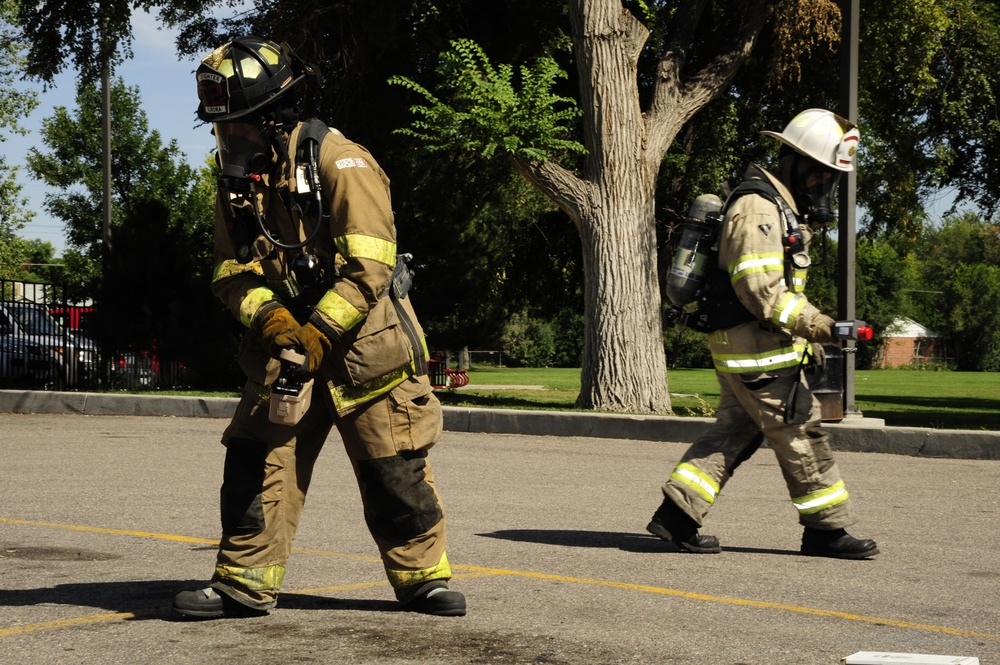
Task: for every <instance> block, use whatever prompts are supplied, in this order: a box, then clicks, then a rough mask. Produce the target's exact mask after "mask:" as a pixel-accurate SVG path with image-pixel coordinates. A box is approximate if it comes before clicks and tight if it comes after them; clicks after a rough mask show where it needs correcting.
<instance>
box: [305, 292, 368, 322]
mask: <svg viewBox="0 0 1000 665" xmlns="http://www.w3.org/2000/svg"><path fill="white" fill-rule="evenodd" d="M316 309H317V310H318V311H320V312H322V313H323V314H325V315H326V316H327V317H328V318H329V319H330V320H332V321H333V322H334V323H336V324H337V325H338V326H340V328H341V329H342V330H343V331H344V332H347V331H348V330H350V329H351V328H353V327H354V326H356V325H358V324H359V323H360V322H361V319H363V318H365V317H364V315H363V314H362V313H361V312H359V311H358V309H357V307H355V306H354V305H352V304H351V303H349V302H347V300H346V299H345V298H344V297H343V296H342V295H340V294H339V293H337V292H336V291H327V292H326V294H325V295H324V296H323V297H322V298H320V300H319V302H318V303H316Z"/></svg>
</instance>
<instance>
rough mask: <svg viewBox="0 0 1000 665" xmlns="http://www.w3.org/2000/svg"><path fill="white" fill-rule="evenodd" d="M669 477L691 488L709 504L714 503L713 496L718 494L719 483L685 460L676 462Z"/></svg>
mask: <svg viewBox="0 0 1000 665" xmlns="http://www.w3.org/2000/svg"><path fill="white" fill-rule="evenodd" d="M670 477H671V478H673V479H674V480H676V481H677V482H679V483H682V484H684V485H687V486H688V487H690V488H691V489H693V490H694V491H695V492H697V493H698V495H699V496H700V497H701V498H703V499H705V501H708V503H709V504H713V503H715V497H717V496H718V495H719V485H718V483H716V482H715V479H714V478H712V477H711V476H709V475H708V474H706V473H705V472H704V471H702V470H701V469H698V468H696V467H694V466H692V465H690V464H688V463H687V462H682V463H680V464H678V465H677V468H676V469H674V472H673V473H671V474H670Z"/></svg>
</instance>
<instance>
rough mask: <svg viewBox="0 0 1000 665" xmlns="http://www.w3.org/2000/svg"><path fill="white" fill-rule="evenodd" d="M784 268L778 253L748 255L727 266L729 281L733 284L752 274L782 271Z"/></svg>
mask: <svg viewBox="0 0 1000 665" xmlns="http://www.w3.org/2000/svg"><path fill="white" fill-rule="evenodd" d="M784 268H785V259H784V257H783V256H782V255H781V254H780V253H777V252H768V253H766V254H748V255H747V256H741V257H740V258H738V259H736V260H735V261H733V262H732V263H730V264H729V279H730V280H731V281H732V283H733V284H735V283H736V282H738V281H740V280H741V279H746V277H747V276H748V275H751V274H754V273H764V272H774V271H778V270H780V271H783V270H784Z"/></svg>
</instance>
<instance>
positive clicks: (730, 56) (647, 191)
mask: <svg viewBox="0 0 1000 665" xmlns="http://www.w3.org/2000/svg"><path fill="white" fill-rule="evenodd" d="M707 4H708V3H707V0H692V1H691V2H689V3H687V4H685V5H684V7H683V8H682V9H681V11H679V12H678V14H677V15H676V17H675V19H674V20H673V21H672V23H671V34H672V39H671V41H670V46H669V47H668V49H667V51H665V52H664V53H663V54H662V57H661V60H660V66H659V69H658V79H657V83H656V89H655V91H654V96H653V100H652V102H651V106H650V109H649V110H648V111H647V112H646V113H644V112H643V110H642V109H641V108H640V105H639V91H638V70H637V67H638V59H639V55H640V52H641V50H642V48H643V45H644V44H645V42H646V39H647V38H648V36H649V32H648V30H647V29H646V27H645V26H643V25H642V23H640V22H639V20H638V19H636V18H635V17H634V16H633V15H632V14H631V13H630V12H629V11H628V10H627V9H625V8H624V7H623V6H622V3H621V0H570V3H569V5H570V22H571V29H572V36H573V45H574V53H575V56H576V62H577V68H578V72H579V79H580V99H581V106H582V108H583V112H584V119H583V120H584V121H583V127H584V144H585V146H586V147H587V151H588V152H587V156H586V158H585V162H584V169H583V173H582V174H581V175H580V176H576V175H575V174H573V173H571V172H570V171H568V170H566V169H565V168H563V167H561V166H559V165H558V164H555V163H553V162H533V161H530V160H525V159H515V160H514V163H515V166H516V167H517V169H518V170H519V171H520V172H521V173H522V174H523V175H524V176H525V177H526V178H528V179H529V180H530V181H531V182H533V183H534V184H535V185H536V186H537V187H538V188H539V189H540V190H541V191H543V192H544V193H545V194H547V195H548V196H549V197H550V198H552V199H553V200H554V201H555V202H556V203H558V204H559V205H560V206H561V207H562V208H563V210H565V211H566V213H567V214H568V215H569V216H570V217H571V218H572V219H573V221H574V223H575V224H576V225H577V229H578V230H579V233H580V238H581V242H582V246H583V267H584V279H585V281H586V284H585V288H584V298H585V307H584V313H585V331H584V351H583V369H582V374H581V391H580V397H579V399H578V402H577V406H579V407H581V408H586V409H596V410H602V411H616V412H632V413H657V414H670V413H672V409H671V406H670V392H669V387H668V381H667V365H666V357H665V354H664V349H663V326H662V319H661V303H662V298H661V295H660V285H659V283H658V281H657V271H656V259H657V246H656V219H655V209H656V206H655V192H656V177H657V173H658V171H659V168H660V164H661V162H662V160H663V156H664V155H665V154H666V151H667V149H668V148H669V146H670V144H671V142H672V141H673V139H674V137H675V136H676V135H677V132H679V131H680V129H681V128H682V127H683V126H684V124H685V123H686V122H687V121H688V120H690V119H691V117H692V116H693V115H694V114H695V113H696V112H697V111H698V110H699V109H700V108H702V107H703V106H704V105H705V104H707V103H708V102H709V101H711V100H712V99H713V98H715V97H717V96H718V95H720V94H722V93H723V92H724V91H725V89H726V86H728V84H729V82H730V81H731V80H732V78H733V76H734V75H735V73H736V71H737V70H738V69H739V67H740V65H741V64H742V63H743V61H744V60H745V59H746V56H747V55H748V54H749V52H750V50H751V48H752V46H753V42H754V39H755V38H756V35H757V34H758V33H759V31H760V29H761V26H762V25H763V24H764V21H765V19H766V17H767V15H768V14H769V8H770V6H771V5H773V4H774V0H748V1H747V2H743V3H739V5H738V6H739V10H741V11H743V12H745V18H746V21H745V22H744V23H743V24H742V25H743V28H742V30H741V33H740V34H738V35H734V36H732V37H731V40H730V41H728V42H727V43H726V44H725V45H724V47H723V48H722V49H720V52H719V54H718V56H717V57H716V58H715V59H714V60H712V61H711V62H710V63H709V64H708V65H707V66H705V67H704V68H702V69H701V70H700V71H698V72H695V73H694V74H692V75H690V76H689V77H688V78H687V79H686V80H684V79H682V77H681V70H682V68H683V66H684V62H685V56H686V49H687V48H688V46H689V45H690V43H691V40H692V38H693V34H694V29H695V27H696V26H697V24H698V21H699V19H700V17H701V14H702V12H703V11H704V9H705V7H706V6H707Z"/></svg>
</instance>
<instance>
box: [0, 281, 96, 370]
mask: <svg viewBox="0 0 1000 665" xmlns="http://www.w3.org/2000/svg"><path fill="white" fill-rule="evenodd" d="M95 364H96V349H95V347H94V344H93V342H91V341H90V340H89V339H87V338H85V337H83V336H77V335H73V334H71V333H70V332H69V331H68V330H67V329H65V328H63V327H61V326H60V325H59V324H58V323H57V322H56V320H55V319H53V318H52V316H51V315H50V314H49V313H48V311H47V310H46V308H45V307H44V306H42V305H38V304H35V303H31V302H20V301H3V302H0V383H2V384H3V385H32V386H41V387H47V388H56V389H64V388H75V387H77V386H79V385H80V383H81V382H83V381H84V380H86V379H87V378H88V377H89V376H90V375H91V374H92V373H93V371H94V369H95Z"/></svg>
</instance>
